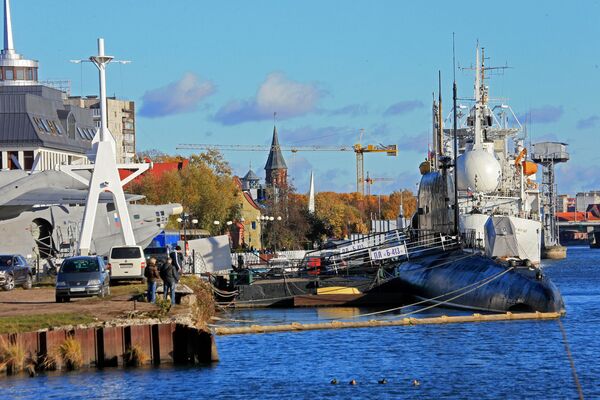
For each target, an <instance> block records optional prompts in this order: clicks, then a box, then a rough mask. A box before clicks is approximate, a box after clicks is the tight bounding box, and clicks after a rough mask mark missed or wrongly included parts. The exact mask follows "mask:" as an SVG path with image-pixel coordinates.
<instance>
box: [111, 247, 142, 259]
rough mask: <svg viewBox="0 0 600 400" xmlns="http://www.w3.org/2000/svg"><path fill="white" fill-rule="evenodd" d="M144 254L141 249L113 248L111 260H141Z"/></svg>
mask: <svg viewBox="0 0 600 400" xmlns="http://www.w3.org/2000/svg"><path fill="white" fill-rule="evenodd" d="M140 257H142V254H141V252H140V248H139V247H113V249H112V251H111V253H110V258H140Z"/></svg>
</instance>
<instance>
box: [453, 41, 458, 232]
mask: <svg viewBox="0 0 600 400" xmlns="http://www.w3.org/2000/svg"><path fill="white" fill-rule="evenodd" d="M454 36H455V33H454V32H452V77H453V83H452V103H453V105H452V106H453V108H454V110H453V113H454V117H453V118H452V119H453V127H452V130H453V134H454V154H453V155H452V157H453V158H454V160H453V165H454V234H455V235H457V236H458V168H457V165H456V159H457V157H458V136H457V134H456V119H457V118H458V116H457V115H456V114H457V104H456V97H457V94H456V93H457V89H456V50H455V46H454Z"/></svg>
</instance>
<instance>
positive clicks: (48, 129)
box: [41, 119, 50, 133]
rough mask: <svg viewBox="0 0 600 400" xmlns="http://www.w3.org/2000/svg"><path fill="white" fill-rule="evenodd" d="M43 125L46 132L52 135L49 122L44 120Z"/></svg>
mask: <svg viewBox="0 0 600 400" xmlns="http://www.w3.org/2000/svg"><path fill="white" fill-rule="evenodd" d="M41 121H42V125H43V126H44V130H45V131H46V132H48V133H50V127H49V126H48V122H46V120H45V119H42V120H41Z"/></svg>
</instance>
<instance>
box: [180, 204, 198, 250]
mask: <svg viewBox="0 0 600 400" xmlns="http://www.w3.org/2000/svg"><path fill="white" fill-rule="evenodd" d="M177 222H179V230H180V231H181V227H182V226H183V248H184V250H183V251H184V254H185V255H186V256H187V255H188V254H187V251H188V247H187V225H188V223H191V224H192V225H196V224H197V223H198V219H196V218H192V217H191V215H189V214H187V213H183V214H181V216H180V217H179V218H177Z"/></svg>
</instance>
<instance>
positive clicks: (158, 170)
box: [119, 160, 190, 182]
mask: <svg viewBox="0 0 600 400" xmlns="http://www.w3.org/2000/svg"><path fill="white" fill-rule="evenodd" d="M189 163H190V160H181V161H169V162H157V163H152V168H150V169H149V170H148V171H147V172H146V174H149V175H152V176H154V177H159V176H161V175H162V174H164V173H165V172H169V171H181V170H182V169H183V168H185V167H187V166H188V164H189ZM132 173H133V171H131V170H128V169H120V170H119V176H120V177H121V179H125V178H127V177H128V176H129V175H131V174H132ZM143 176H144V174H142V175H140V176H138V177H137V178H135V179H134V180H133V181H134V182H139V181H140V179H142V177H143Z"/></svg>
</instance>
